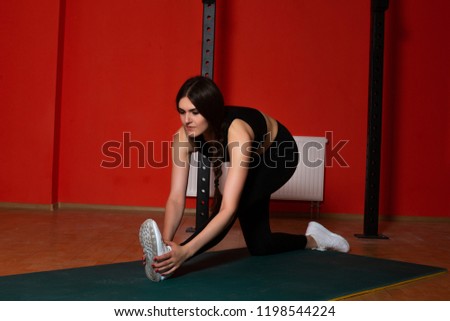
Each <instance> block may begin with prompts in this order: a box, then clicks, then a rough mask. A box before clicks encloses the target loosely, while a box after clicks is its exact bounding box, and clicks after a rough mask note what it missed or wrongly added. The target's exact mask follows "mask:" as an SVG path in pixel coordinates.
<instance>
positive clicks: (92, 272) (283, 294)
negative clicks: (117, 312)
mask: <svg viewBox="0 0 450 321" xmlns="http://www.w3.org/2000/svg"><path fill="white" fill-rule="evenodd" d="M445 271H446V270H445V269H442V268H437V267H432V266H426V265H418V264H411V263H406V262H399V261H392V260H383V259H376V258H370V257H365V256H359V255H351V254H342V253H336V252H318V251H295V252H288V253H283V254H278V255H272V256H260V257H251V256H249V255H248V254H247V251H246V250H245V249H239V250H228V251H221V252H210V253H205V254H202V255H200V256H198V257H196V258H194V259H192V260H190V261H189V262H187V263H186V264H185V265H184V266H183V267H182V268H181V269H179V271H178V273H177V274H176V275H174V276H173V277H172V278H170V279H167V280H165V281H163V282H160V283H154V282H151V281H149V280H147V278H146V277H145V274H144V270H143V267H142V263H141V262H140V261H136V262H126V263H117V264H108V265H99V266H92V267H84V268H74V269H65V270H56V271H48V272H36V273H30V274H19V275H11V276H4V277H0V300H2V301H7V300H15V301H22V300H26V301H28V300H30V301H31V300H33V301H41V300H46V301H58V300H68V301H91V300H94V301H110V300H114V301H146V300H153V301H180V300H182V301H191V300H202V301H211V300H213V301H229V300H234V301H236V300H252V301H261V300H280V301H292V300H295V301H310V300H311V301H312V300H333V299H339V298H342V297H347V296H351V295H354V294H357V293H362V292H366V291H371V290H374V289H379V288H383V287H387V286H391V285H394V284H399V283H403V282H408V281H412V280H416V279H419V278H423V277H427V276H431V275H434V274H439V273H444V272H445Z"/></svg>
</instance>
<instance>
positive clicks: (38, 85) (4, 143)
mask: <svg viewBox="0 0 450 321" xmlns="http://www.w3.org/2000/svg"><path fill="white" fill-rule="evenodd" d="M58 25H59V1H58V0H43V1H31V0H19V1H2V2H1V3H0V108H1V126H0V146H1V152H0V164H1V166H0V202H10V203H31V204H51V203H52V190H53V150H54V122H55V100H56V88H57V86H56V74H57V73H56V70H57V53H58Z"/></svg>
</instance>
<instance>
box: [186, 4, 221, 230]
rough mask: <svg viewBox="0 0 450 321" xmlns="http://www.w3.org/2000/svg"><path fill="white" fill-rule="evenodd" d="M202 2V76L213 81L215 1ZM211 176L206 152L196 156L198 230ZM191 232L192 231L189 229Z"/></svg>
mask: <svg viewBox="0 0 450 321" xmlns="http://www.w3.org/2000/svg"><path fill="white" fill-rule="evenodd" d="M202 1H203V33H202V39H203V40H202V68H201V74H202V76H205V77H208V78H210V79H213V75H214V34H215V21H216V1H215V0H202ZM210 176H211V162H210V161H209V158H208V155H207V151H206V150H205V151H204V150H203V148H202V150H201V151H200V152H199V154H198V168H197V201H196V214H195V226H196V228H199V227H201V226H203V225H205V224H206V222H207V221H208V218H209V186H210ZM189 231H193V229H189Z"/></svg>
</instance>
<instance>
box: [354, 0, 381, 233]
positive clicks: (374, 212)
mask: <svg viewBox="0 0 450 321" xmlns="http://www.w3.org/2000/svg"><path fill="white" fill-rule="evenodd" d="M388 6H389V0H372V2H371V25H370V58H369V59H370V60H369V113H368V121H367V150H366V188H365V199H364V234H355V236H356V237H360V238H378V239H387V237H386V236H384V235H381V234H378V212H379V194H380V168H381V164H380V163H381V123H382V122H381V120H382V118H381V116H382V102H383V65H384V64H383V62H384V59H383V56H384V14H385V11H386V10H387V9H388Z"/></svg>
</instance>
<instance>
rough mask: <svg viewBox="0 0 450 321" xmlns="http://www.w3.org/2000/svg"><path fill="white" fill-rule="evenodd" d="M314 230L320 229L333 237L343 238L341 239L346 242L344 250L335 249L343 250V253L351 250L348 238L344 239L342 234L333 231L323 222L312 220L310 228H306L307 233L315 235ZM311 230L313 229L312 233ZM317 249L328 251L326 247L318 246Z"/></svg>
mask: <svg viewBox="0 0 450 321" xmlns="http://www.w3.org/2000/svg"><path fill="white" fill-rule="evenodd" d="M314 230H317V231H319V233H326V234H329V235H331V236H332V237H334V238H337V239H339V240H341V241H343V242H344V243H345V248H344V249H342V250H335V251H337V252H343V253H347V252H348V251H350V245H349V244H348V242H347V240H346V239H344V238H343V237H342V236H340V235H338V234H336V233H333V232H331V231H330V230H328V229H327V228H326V227H325V226H323V225H322V224H319V223H317V222H310V223H309V225H308V229H307V230H306V233H305V234H306V235H313V234H314ZM311 231H313V232H312V233H311ZM317 250H319V251H326V249H325V248H317Z"/></svg>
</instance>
